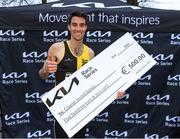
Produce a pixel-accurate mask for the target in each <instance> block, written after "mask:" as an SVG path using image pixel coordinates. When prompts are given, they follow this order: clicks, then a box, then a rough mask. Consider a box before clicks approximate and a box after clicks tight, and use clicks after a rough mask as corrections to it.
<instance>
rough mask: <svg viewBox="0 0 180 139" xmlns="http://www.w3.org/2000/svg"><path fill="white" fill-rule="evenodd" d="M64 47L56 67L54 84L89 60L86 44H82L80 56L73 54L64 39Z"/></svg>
mask: <svg viewBox="0 0 180 139" xmlns="http://www.w3.org/2000/svg"><path fill="white" fill-rule="evenodd" d="M64 47H65V52H64V57H63V59H62V60H61V61H60V62H59V64H58V67H57V72H56V85H57V84H59V83H60V82H62V81H63V80H64V79H65V78H66V77H68V76H70V75H71V74H72V73H73V72H75V71H76V70H78V69H79V68H80V67H82V66H83V65H84V64H86V63H87V62H88V61H89V60H90V59H89V50H88V47H87V46H86V45H84V44H83V53H82V54H81V55H80V56H74V55H73V53H72V52H71V50H70V48H69V46H68V44H67V42H66V41H64Z"/></svg>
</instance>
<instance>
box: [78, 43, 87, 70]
mask: <svg viewBox="0 0 180 139" xmlns="http://www.w3.org/2000/svg"><path fill="white" fill-rule="evenodd" d="M83 47H84V48H83V53H82V55H80V56H78V57H77V70H78V69H80V68H81V67H82V66H83V65H84V64H86V63H87V62H88V61H89V50H88V47H87V46H86V45H83Z"/></svg>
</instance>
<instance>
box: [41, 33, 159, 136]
mask: <svg viewBox="0 0 180 139" xmlns="http://www.w3.org/2000/svg"><path fill="white" fill-rule="evenodd" d="M155 64H156V61H155V60H154V59H153V58H152V57H151V56H150V55H149V54H148V53H147V52H146V51H144V49H142V48H141V47H140V45H139V44H138V43H137V42H136V41H135V40H134V39H133V37H132V36H131V35H130V34H129V33H126V34H125V35H124V36H122V37H121V38H119V39H118V40H117V41H115V42H114V43H112V44H111V45H110V46H109V47H108V48H106V49H105V50H104V51H102V52H101V53H100V54H99V55H97V56H96V57H95V58H93V59H92V60H91V61H89V62H88V63H87V64H86V65H84V66H83V67H82V68H80V69H79V70H78V71H76V72H75V73H73V74H72V75H71V76H70V77H69V78H67V79H66V80H64V81H63V82H61V83H60V84H58V85H57V86H56V87H54V88H53V89H52V90H50V91H49V92H47V93H45V94H44V95H43V96H42V97H41V99H42V101H43V102H44V103H45V105H46V106H47V107H48V109H49V110H50V111H51V113H52V114H53V116H54V117H55V118H56V119H57V121H58V122H59V123H60V125H61V126H62V127H63V129H64V130H65V132H66V133H67V135H68V136H69V137H72V136H73V135H74V134H75V133H76V132H78V131H79V130H80V129H81V128H82V127H83V126H85V125H86V124H87V123H88V122H89V121H91V120H92V119H93V118H94V117H95V116H97V115H98V114H99V113H100V112H101V111H102V110H103V109H104V108H106V107H107V106H108V105H109V104H110V103H112V102H113V101H114V100H115V98H116V93H117V91H118V90H120V91H125V90H126V89H127V88H129V87H130V86H131V85H132V84H133V83H134V82H135V81H136V80H138V79H139V78H140V77H141V76H142V75H143V74H144V73H145V72H147V71H148V70H149V69H150V68H151V67H152V66H154V65H155ZM64 95H65V96H64ZM62 96H64V97H62Z"/></svg>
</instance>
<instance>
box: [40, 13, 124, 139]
mask: <svg viewBox="0 0 180 139" xmlns="http://www.w3.org/2000/svg"><path fill="white" fill-rule="evenodd" d="M68 30H69V31H70V34H71V37H70V40H68V41H63V42H57V43H54V44H52V45H51V47H50V48H49V50H48V56H47V59H46V61H45V62H44V65H43V67H42V68H41V69H40V70H39V75H40V77H41V79H46V78H48V75H49V73H55V75H56V84H59V83H60V82H61V81H63V80H64V79H65V78H66V77H68V76H70V75H71V74H72V73H73V72H75V71H76V70H78V69H79V68H80V67H82V66H83V65H84V64H85V63H87V62H88V61H89V60H91V59H92V58H93V57H94V51H93V50H92V49H91V48H89V47H88V46H86V45H85V44H83V38H84V36H85V33H86V30H87V16H86V14H84V13H81V12H77V11H76V12H72V13H71V14H70V16H69V20H68ZM122 96H123V93H122V92H119V93H117V98H121V97H122ZM84 133H85V130H84V129H82V130H80V131H79V132H78V133H77V134H75V135H74V138H83V137H84ZM55 136H56V137H57V138H67V135H66V133H65V132H64V130H63V129H62V128H61V126H60V125H59V124H58V122H57V121H55Z"/></svg>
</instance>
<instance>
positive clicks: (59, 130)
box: [54, 120, 86, 138]
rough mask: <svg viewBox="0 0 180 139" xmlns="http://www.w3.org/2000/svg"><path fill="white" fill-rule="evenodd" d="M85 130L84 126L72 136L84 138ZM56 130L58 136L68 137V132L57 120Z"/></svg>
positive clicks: (55, 123)
mask: <svg viewBox="0 0 180 139" xmlns="http://www.w3.org/2000/svg"><path fill="white" fill-rule="evenodd" d="M85 131H86V129H85V127H84V128H82V129H81V130H80V131H79V132H77V133H76V134H75V135H74V136H73V137H72V138H84V135H85ZM54 132H55V137H56V138H68V136H67V134H66V133H65V131H64V130H63V128H62V127H61V126H60V124H59V123H58V122H57V121H56V120H55V122H54Z"/></svg>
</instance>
